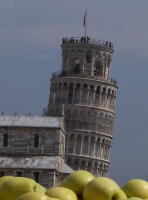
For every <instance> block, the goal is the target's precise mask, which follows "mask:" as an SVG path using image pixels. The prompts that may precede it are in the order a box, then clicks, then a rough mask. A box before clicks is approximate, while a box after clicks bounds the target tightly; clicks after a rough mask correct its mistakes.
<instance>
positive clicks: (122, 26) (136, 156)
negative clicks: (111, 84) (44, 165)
mask: <svg viewBox="0 0 148 200" xmlns="http://www.w3.org/2000/svg"><path fill="white" fill-rule="evenodd" d="M147 8H148V1H147V0H124V1H123V0H111V1H109V0H91V1H90V0H75V1H74V0H73V1H72V0H61V1H59V0H54V1H53V0H42V1H41V0H0V112H4V113H5V114H7V115H12V114H14V113H15V112H17V113H19V114H22V115H26V114H28V113H32V114H33V115H41V113H42V109H43V108H44V107H46V105H47V103H48V96H49V86H50V77H51V74H52V72H54V71H59V70H60V67H61V49H60V45H61V40H62V38H63V37H67V36H68V37H70V36H82V34H84V28H83V16H84V12H85V10H86V9H87V13H88V17H87V34H88V35H89V36H90V37H92V38H96V39H101V40H108V41H112V42H113V44H114V48H115V53H114V56H113V62H112V69H111V76H112V77H113V78H115V79H117V81H118V86H119V89H118V94H117V101H116V122H115V133H114V139H113V142H112V151H111V157H110V160H111V165H110V169H109V177H111V178H112V179H113V180H115V181H117V182H118V184H120V185H121V186H122V185H123V184H125V183H126V182H127V181H128V180H130V179H133V178H142V179H145V180H148V167H147V166H148V156H147V155H148V131H147V130H148V128H147V123H148V117H147V116H148V106H147V102H148V92H147V85H148V78H147V74H148V56H147V55H148V25H147V24H148V12H147Z"/></svg>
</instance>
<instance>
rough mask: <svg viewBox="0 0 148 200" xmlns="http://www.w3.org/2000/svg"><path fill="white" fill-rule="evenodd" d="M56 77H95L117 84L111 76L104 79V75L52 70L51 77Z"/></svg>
mask: <svg viewBox="0 0 148 200" xmlns="http://www.w3.org/2000/svg"><path fill="white" fill-rule="evenodd" d="M56 77H57V78H58V77H79V78H87V79H95V80H101V81H106V82H110V83H112V84H114V85H117V80H115V79H113V78H108V79H105V78H104V77H99V76H95V75H85V74H74V73H68V72H65V71H64V72H60V71H59V72H54V73H52V78H56Z"/></svg>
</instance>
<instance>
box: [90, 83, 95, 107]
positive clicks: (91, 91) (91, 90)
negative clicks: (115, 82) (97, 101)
mask: <svg viewBox="0 0 148 200" xmlns="http://www.w3.org/2000/svg"><path fill="white" fill-rule="evenodd" d="M94 92H95V91H94V86H93V85H91V86H90V89H89V97H88V104H89V105H93V104H94Z"/></svg>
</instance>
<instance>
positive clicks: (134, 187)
mask: <svg viewBox="0 0 148 200" xmlns="http://www.w3.org/2000/svg"><path fill="white" fill-rule="evenodd" d="M122 189H123V191H124V192H125V193H126V195H127V197H139V198H142V199H146V198H148V182H147V181H145V180H142V179H131V180H129V181H128V182H127V183H126V184H125V185H124V186H123V188H122Z"/></svg>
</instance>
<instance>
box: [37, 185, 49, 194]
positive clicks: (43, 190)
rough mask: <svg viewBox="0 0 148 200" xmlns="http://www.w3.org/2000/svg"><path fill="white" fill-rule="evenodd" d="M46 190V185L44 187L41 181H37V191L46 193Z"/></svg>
mask: <svg viewBox="0 0 148 200" xmlns="http://www.w3.org/2000/svg"><path fill="white" fill-rule="evenodd" d="M46 191H47V189H46V188H45V187H43V186H42V185H40V184H39V183H36V187H35V192H41V193H45V192H46Z"/></svg>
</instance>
